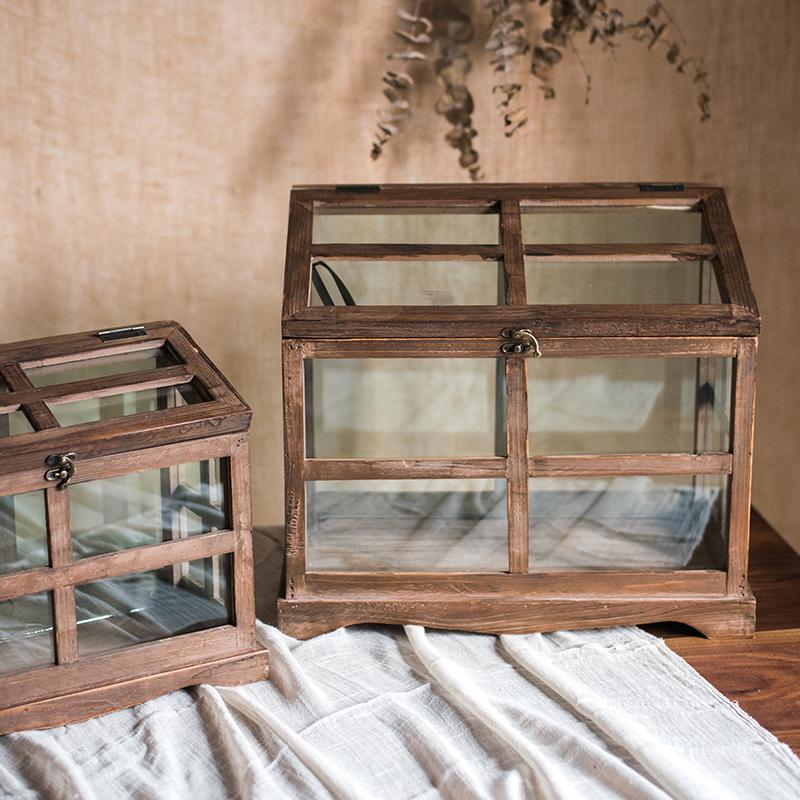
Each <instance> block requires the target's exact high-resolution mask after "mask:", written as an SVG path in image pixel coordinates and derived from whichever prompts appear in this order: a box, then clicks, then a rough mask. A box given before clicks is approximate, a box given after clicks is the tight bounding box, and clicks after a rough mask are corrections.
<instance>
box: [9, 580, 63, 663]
mask: <svg viewBox="0 0 800 800" xmlns="http://www.w3.org/2000/svg"><path fill="white" fill-rule="evenodd" d="M53 641H54V640H53V605H52V597H51V594H50V592H39V593H38V594H29V595H25V596H24V597H15V598H14V599H13V600H3V601H2V602H0V674H4V673H9V672H19V671H22V670H27V669H33V668H34V667H43V666H48V665H50V664H53V663H54V662H55V650H54V644H53Z"/></svg>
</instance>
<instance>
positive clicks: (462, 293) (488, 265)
mask: <svg viewBox="0 0 800 800" xmlns="http://www.w3.org/2000/svg"><path fill="white" fill-rule="evenodd" d="M326 263H328V264H329V266H330V268H331V269H332V270H333V271H334V273H335V274H336V276H337V277H338V278H339V279H340V280H341V281H342V282H343V283H344V285H345V286H346V287H347V289H348V291H349V292H350V294H351V295H352V296H353V300H354V301H355V303H356V305H359V306H364V305H367V306H370V305H372V306H384V305H390V306H458V305H473V306H481V305H496V304H497V303H503V302H505V292H504V283H503V268H502V265H500V264H497V263H495V262H491V261H389V260H388V259H387V260H385V261H339V260H333V259H331V260H329V261H328V262H326ZM317 280H320V281H322V285H323V288H324V290H325V291H326V292H327V294H328V297H327V298H326V297H325V296H324V295H321V293H320V291H319V288H318V287H317V285H316V281H317ZM331 302H332V303H333V305H342V304H343V303H344V301H343V299H342V296H341V291H340V289H339V287H337V285H336V282H335V281H334V280H333V278H332V277H331V275H330V273H329V272H328V270H327V269H325V267H324V266H323V267H316V268H315V269H314V280H313V281H312V287H311V305H312V306H322V305H331Z"/></svg>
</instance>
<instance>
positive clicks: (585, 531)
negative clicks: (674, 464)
mask: <svg viewBox="0 0 800 800" xmlns="http://www.w3.org/2000/svg"><path fill="white" fill-rule="evenodd" d="M530 486H531V492H530V508H529V524H530V554H531V556H530V569H531V571H534V572H535V571H541V570H570V569H587V570H593V569H596V570H602V569H607V570H648V569H684V568H686V569H724V568H725V559H726V556H725V553H726V549H727V547H726V529H727V526H726V523H725V517H726V515H727V492H728V477H727V476H723V475H698V476H691V475H690V476H658V477H646V476H636V477H629V476H623V477H613V478H612V477H608V478H592V479H588V478H583V479H572V478H533V479H532V480H531V481H530Z"/></svg>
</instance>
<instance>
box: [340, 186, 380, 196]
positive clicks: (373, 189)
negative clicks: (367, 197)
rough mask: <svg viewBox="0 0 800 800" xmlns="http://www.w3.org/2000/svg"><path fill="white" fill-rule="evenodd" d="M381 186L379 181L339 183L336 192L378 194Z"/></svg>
mask: <svg viewBox="0 0 800 800" xmlns="http://www.w3.org/2000/svg"><path fill="white" fill-rule="evenodd" d="M380 190H381V187H380V186H379V185H378V184H377V183H337V184H336V187H335V191H336V194H378V193H379V192H380Z"/></svg>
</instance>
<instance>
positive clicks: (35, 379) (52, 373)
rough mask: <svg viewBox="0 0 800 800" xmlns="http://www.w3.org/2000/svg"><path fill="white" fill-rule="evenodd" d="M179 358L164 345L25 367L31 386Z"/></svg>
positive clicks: (170, 362) (169, 362) (138, 368)
mask: <svg viewBox="0 0 800 800" xmlns="http://www.w3.org/2000/svg"><path fill="white" fill-rule="evenodd" d="M180 363H181V361H180V360H179V359H178V357H177V356H176V355H175V354H174V353H173V352H172V350H170V349H169V348H168V347H166V346H164V347H153V348H150V349H149V350H137V351H136V352H133V353H117V354H116V355H110V356H102V357H100V358H85V359H82V360H80V361H64V362H62V363H60V364H48V365H47V366H43V367H31V368H30V369H26V370H25V372H26V373H27V375H28V377H29V378H30V379H31V383H33V385H34V386H36V387H39V386H52V385H53V384H55V383H67V382H69V381H82V380H89V379H90V378H104V377H107V376H109V375H122V374H124V373H126V372H141V371H142V370H146V369H155V368H156V367H172V366H174V365H176V364H180Z"/></svg>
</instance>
